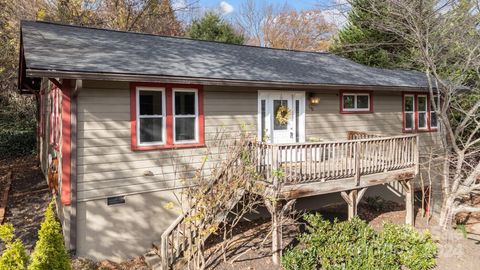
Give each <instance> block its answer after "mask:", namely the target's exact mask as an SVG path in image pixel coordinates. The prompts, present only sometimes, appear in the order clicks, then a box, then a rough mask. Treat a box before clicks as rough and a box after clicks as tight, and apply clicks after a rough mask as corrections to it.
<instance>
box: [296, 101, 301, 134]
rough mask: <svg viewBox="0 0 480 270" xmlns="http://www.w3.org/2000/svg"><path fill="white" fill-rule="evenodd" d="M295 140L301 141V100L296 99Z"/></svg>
mask: <svg viewBox="0 0 480 270" xmlns="http://www.w3.org/2000/svg"><path fill="white" fill-rule="evenodd" d="M295 141H296V142H300V100H295Z"/></svg>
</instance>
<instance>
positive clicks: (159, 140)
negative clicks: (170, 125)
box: [137, 88, 165, 145]
mask: <svg viewBox="0 0 480 270" xmlns="http://www.w3.org/2000/svg"><path fill="white" fill-rule="evenodd" d="M137 102H138V104H137V113H138V117H137V124H138V125H137V134H138V135H139V136H138V145H158V144H164V143H165V134H164V133H165V132H164V131H165V89H162V88H160V89H148V88H139V89H137Z"/></svg>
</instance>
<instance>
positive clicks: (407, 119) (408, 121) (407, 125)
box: [405, 113, 413, 129]
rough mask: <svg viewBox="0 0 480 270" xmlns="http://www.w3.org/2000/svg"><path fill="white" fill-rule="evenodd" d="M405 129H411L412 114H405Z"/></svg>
mask: <svg viewBox="0 0 480 270" xmlns="http://www.w3.org/2000/svg"><path fill="white" fill-rule="evenodd" d="M405 128H406V129H413V113H405Z"/></svg>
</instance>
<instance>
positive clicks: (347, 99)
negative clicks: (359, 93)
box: [343, 95, 355, 109]
mask: <svg viewBox="0 0 480 270" xmlns="http://www.w3.org/2000/svg"><path fill="white" fill-rule="evenodd" d="M354 103H355V96H352V95H344V96H343V108H344V109H355V104H354Z"/></svg>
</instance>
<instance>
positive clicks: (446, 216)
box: [439, 195, 455, 229]
mask: <svg viewBox="0 0 480 270" xmlns="http://www.w3.org/2000/svg"><path fill="white" fill-rule="evenodd" d="M454 202H455V197H454V196H452V195H450V196H448V197H447V198H446V199H445V200H444V203H443V207H442V211H441V212H440V220H439V225H440V226H441V227H442V228H443V229H446V228H447V227H449V226H450V225H451V224H452V220H453V216H454V214H453V208H454Z"/></svg>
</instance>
